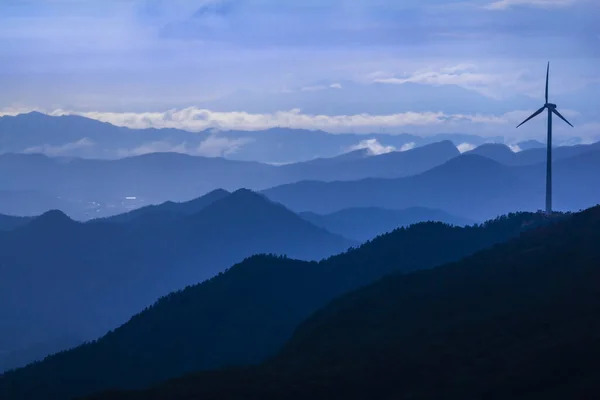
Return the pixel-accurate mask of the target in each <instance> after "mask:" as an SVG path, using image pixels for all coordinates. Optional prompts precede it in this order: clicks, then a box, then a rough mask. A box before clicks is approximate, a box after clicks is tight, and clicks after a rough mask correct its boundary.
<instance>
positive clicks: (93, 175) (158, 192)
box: [0, 141, 458, 220]
mask: <svg viewBox="0 0 600 400" xmlns="http://www.w3.org/2000/svg"><path fill="white" fill-rule="evenodd" d="M456 155H458V150H457V149H456V148H455V147H454V146H453V145H452V143H451V142H449V141H445V142H440V143H435V144H431V145H428V146H424V147H422V148H416V149H413V150H409V151H405V152H394V153H389V154H384V155H379V156H370V157H362V158H360V157H359V158H354V157H348V158H347V157H344V156H342V157H341V158H340V159H338V160H337V161H334V162H329V163H325V162H320V163H319V162H308V163H299V164H291V165H282V166H273V165H267V164H260V163H256V162H242V161H232V160H227V159H224V158H207V157H192V156H188V155H184V154H177V153H153V154H147V155H142V156H137V157H130V158H124V159H119V160H89V159H77V158H75V159H64V158H49V157H46V156H44V155H40V154H4V155H0V180H1V181H2V182H3V187H4V188H5V189H6V190H11V191H13V192H15V191H26V190H29V191H31V190H36V191H38V192H42V193H54V194H55V195H56V197H54V198H51V199H50V200H48V207H46V208H45V209H43V210H39V206H38V207H37V208H35V209H34V211H36V213H37V214H40V213H42V212H44V211H47V210H48V209H53V208H61V207H57V205H60V204H62V203H65V204H67V206H66V207H68V208H67V209H64V211H65V212H67V213H68V214H69V215H70V216H71V217H73V218H75V219H78V220H87V219H94V218H102V217H107V216H112V215H114V214H119V213H123V212H125V211H126V210H128V207H129V203H128V202H127V201H126V199H127V198H130V197H133V198H136V200H137V201H141V202H144V203H145V204H148V203H150V204H157V203H162V202H165V201H175V202H185V201H187V200H189V199H194V198H197V197H198V196H199V195H201V194H203V193H208V192H211V191H213V190H216V189H219V188H223V189H225V190H229V191H233V190H237V189H239V188H240V187H248V188H250V189H256V190H258V189H265V188H268V187H272V186H276V185H280V184H284V183H290V182H297V181H300V180H305V179H319V180H342V179H343V180H354V179H361V178H364V177H368V176H382V177H398V176H407V175H412V174H415V173H420V172H424V171H426V170H428V169H430V168H432V167H434V166H437V165H440V164H442V163H444V162H446V161H447V160H449V159H451V158H452V157H455V156H456ZM15 171H16V172H15ZM63 199H68V202H67V201H66V200H63ZM51 200H52V201H51ZM15 206H17V207H21V206H19V204H18V203H17V204H16V205H15ZM3 207H5V206H4V203H0V213H10V214H19V213H15V212H14V207H13V208H9V210H5V209H3ZM20 209H25V210H26V208H24V206H23V207H21V208H20ZM9 211H10V212H9ZM26 215H31V214H26Z"/></svg>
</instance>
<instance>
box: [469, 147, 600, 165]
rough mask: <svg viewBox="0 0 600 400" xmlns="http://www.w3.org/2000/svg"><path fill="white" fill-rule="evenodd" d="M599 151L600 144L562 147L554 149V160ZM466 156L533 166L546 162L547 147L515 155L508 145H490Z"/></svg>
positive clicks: (507, 163)
mask: <svg viewBox="0 0 600 400" xmlns="http://www.w3.org/2000/svg"><path fill="white" fill-rule="evenodd" d="M598 150H600V142H598V143H594V144H588V145H583V144H580V145H575V146H560V147H555V148H554V149H553V151H552V159H553V161H554V162H556V161H559V160H563V159H566V158H571V157H576V156H579V155H583V154H585V153H588V152H593V151H598ZM466 154H477V155H480V156H484V157H488V158H491V159H492V160H495V161H498V162H499V163H502V164H505V165H513V166H524V165H533V164H538V163H545V162H546V147H545V145H544V146H543V147H532V148H530V149H528V150H524V151H520V152H517V153H515V152H513V151H512V150H511V149H510V148H509V147H508V146H506V145H503V144H495V143H489V144H484V145H481V146H479V147H477V148H475V149H474V150H471V151H470V152H468V153H466Z"/></svg>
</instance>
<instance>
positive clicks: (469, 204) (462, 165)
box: [263, 155, 543, 220]
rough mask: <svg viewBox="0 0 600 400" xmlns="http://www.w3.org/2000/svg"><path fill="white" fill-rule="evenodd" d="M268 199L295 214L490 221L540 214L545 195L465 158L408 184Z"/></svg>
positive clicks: (316, 187) (342, 187) (282, 192)
mask: <svg viewBox="0 0 600 400" xmlns="http://www.w3.org/2000/svg"><path fill="white" fill-rule="evenodd" d="M263 193H265V194H266V195H267V196H268V197H269V198H271V199H272V200H274V201H277V202H280V203H282V204H284V205H286V206H288V207H290V208H291V209H293V210H295V211H312V212H316V213H320V214H324V213H331V212H336V211H339V210H342V209H344V208H355V207H379V208H388V209H404V208H410V207H426V208H435V209H440V210H444V211H446V212H449V213H451V214H455V215H462V216H465V217H467V218H470V219H475V220H485V219H488V218H492V217H493V216H495V215H498V214H502V213H507V212H509V211H510V210H513V209H515V210H531V209H536V207H535V206H536V205H537V204H538V203H537V202H536V200H538V197H539V198H540V199H541V198H542V197H541V196H542V193H543V191H542V192H540V193H535V192H534V191H533V190H532V189H531V188H530V187H529V186H528V185H527V184H526V182H524V181H523V180H521V179H520V177H519V174H518V171H517V170H514V169H513V168H510V167H506V166H504V165H501V164H499V163H497V162H495V161H493V160H490V159H488V158H485V157H481V156H477V155H463V156H460V157H457V158H454V159H452V160H450V161H448V162H447V163H445V164H443V165H441V166H438V167H436V168H433V169H431V170H429V171H427V172H424V173H422V174H420V175H416V176H412V177H408V178H400V179H364V180H360V181H352V182H331V183H324V182H314V181H304V182H299V183H297V184H289V185H283V186H279V187H275V188H272V189H268V190H265V191H264V192H263ZM536 194H537V197H536ZM539 204H542V203H541V202H540V203H539Z"/></svg>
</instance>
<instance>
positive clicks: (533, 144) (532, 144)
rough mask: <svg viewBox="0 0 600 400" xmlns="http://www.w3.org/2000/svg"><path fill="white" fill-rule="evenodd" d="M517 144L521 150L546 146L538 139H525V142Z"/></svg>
mask: <svg viewBox="0 0 600 400" xmlns="http://www.w3.org/2000/svg"><path fill="white" fill-rule="evenodd" d="M517 146H518V147H519V149H521V150H530V149H541V148H544V147H546V145H545V144H544V143H542V142H540V141H538V140H525V141H523V142H519V143H517Z"/></svg>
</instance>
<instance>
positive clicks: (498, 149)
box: [465, 143, 514, 155]
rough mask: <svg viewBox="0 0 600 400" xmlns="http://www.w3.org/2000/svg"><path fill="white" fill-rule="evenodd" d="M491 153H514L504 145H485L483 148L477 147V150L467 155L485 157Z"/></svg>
mask: <svg viewBox="0 0 600 400" xmlns="http://www.w3.org/2000/svg"><path fill="white" fill-rule="evenodd" d="M489 153H496V154H498V153H505V154H513V153H514V152H513V151H512V150H511V149H510V147H508V146H507V145H505V144H502V143H485V144H482V145H481V146H478V147H476V148H475V149H473V150H471V151H468V152H467V153H465V154H480V155H485V154H489Z"/></svg>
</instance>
